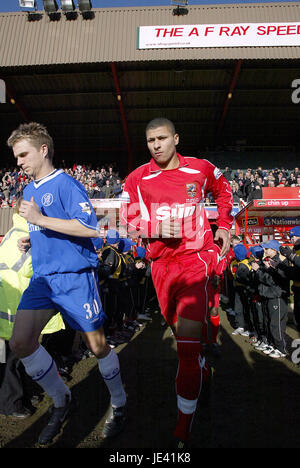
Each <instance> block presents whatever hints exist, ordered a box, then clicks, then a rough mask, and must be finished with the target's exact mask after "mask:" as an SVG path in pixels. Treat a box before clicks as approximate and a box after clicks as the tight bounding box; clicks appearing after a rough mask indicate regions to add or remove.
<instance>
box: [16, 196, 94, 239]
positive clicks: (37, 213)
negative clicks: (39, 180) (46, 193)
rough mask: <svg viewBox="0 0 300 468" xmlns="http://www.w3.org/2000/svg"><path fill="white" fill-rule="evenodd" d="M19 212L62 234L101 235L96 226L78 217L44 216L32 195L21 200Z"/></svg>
mask: <svg viewBox="0 0 300 468" xmlns="http://www.w3.org/2000/svg"><path fill="white" fill-rule="evenodd" d="M19 214H20V215H21V216H23V217H24V218H25V219H26V220H27V221H28V222H29V223H31V224H35V225H37V226H40V227H42V228H45V229H50V230H51V231H55V232H59V233H60V234H66V235H69V236H76V237H99V232H98V230H97V229H96V228H92V227H87V226H85V225H84V224H82V223H81V222H80V221H79V220H78V219H60V218H51V217H48V216H44V215H43V214H42V212H41V210H40V208H39V207H38V205H37V204H36V203H35V201H34V199H33V197H31V200H30V201H26V200H23V201H22V202H21V206H20V211H19Z"/></svg>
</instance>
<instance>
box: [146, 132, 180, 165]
mask: <svg viewBox="0 0 300 468" xmlns="http://www.w3.org/2000/svg"><path fill="white" fill-rule="evenodd" d="M146 138H147V145H148V148H149V151H150V153H151V156H152V158H153V159H154V160H155V162H156V164H157V165H158V166H159V167H161V168H162V169H175V168H176V167H177V166H178V158H177V152H176V146H177V144H178V142H179V136H178V135H177V133H176V134H175V135H173V133H172V131H171V130H170V129H169V127H167V126H163V127H157V128H151V129H149V130H148V131H147V133H146Z"/></svg>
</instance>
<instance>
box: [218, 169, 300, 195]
mask: <svg viewBox="0 0 300 468" xmlns="http://www.w3.org/2000/svg"><path fill="white" fill-rule="evenodd" d="M223 174H224V176H225V178H226V179H227V180H228V182H229V183H230V185H231V188H232V193H233V199H234V202H235V203H239V202H240V201H241V200H243V201H244V202H250V201H252V200H256V199H260V198H262V189H263V188H264V187H300V170H299V167H295V168H294V169H292V170H288V169H285V168H284V167H282V168H275V169H263V168H262V167H261V166H259V167H258V168H257V169H250V168H248V169H246V170H241V169H237V170H231V169H230V168H229V167H226V168H225V169H224V171H223Z"/></svg>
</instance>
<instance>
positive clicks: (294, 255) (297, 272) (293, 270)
mask: <svg viewBox="0 0 300 468" xmlns="http://www.w3.org/2000/svg"><path fill="white" fill-rule="evenodd" d="M289 237H290V239H291V242H292V243H293V248H292V249H291V248H290V247H288V246H286V247H284V246H281V247H280V253H281V255H283V256H284V257H285V258H286V259H287V261H288V265H286V264H284V263H282V264H280V265H279V268H280V269H282V270H283V271H284V273H285V275H286V276H287V277H288V278H289V279H290V280H292V281H293V285H292V291H293V293H294V318H295V322H296V326H297V330H298V331H299V332H300V226H296V227H294V228H292V229H290V231H289Z"/></svg>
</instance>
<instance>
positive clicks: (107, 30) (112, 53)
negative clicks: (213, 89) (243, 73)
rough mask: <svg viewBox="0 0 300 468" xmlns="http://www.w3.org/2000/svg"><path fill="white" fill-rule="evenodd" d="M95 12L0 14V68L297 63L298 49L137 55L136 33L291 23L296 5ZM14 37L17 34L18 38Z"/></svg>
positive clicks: (296, 14) (299, 12)
mask: <svg viewBox="0 0 300 468" xmlns="http://www.w3.org/2000/svg"><path fill="white" fill-rule="evenodd" d="M172 10H173V7H149V8H124V9H117V8H113V9H95V10H94V12H95V18H94V19H92V20H84V19H83V18H82V17H81V15H78V18H77V19H76V20H72V21H70V20H67V19H66V17H65V16H64V15H61V19H60V20H59V21H50V20H49V17H48V16H47V15H46V14H43V16H42V19H41V20H40V21H28V20H27V15H26V14H25V13H24V12H20V13H2V14H0V66H2V67H9V66H22V65H39V64H53V63H56V64H60V63H61V64H63V63H89V62H91V63H97V62H110V61H114V62H123V61H134V62H135V61H149V60H156V61H157V60H225V59H237V58H241V57H242V58H245V59H262V58H264V59H298V58H299V56H300V47H243V48H240V47H232V48H209V49H206V48H196V49H161V50H137V48H136V40H137V28H138V26H146V25H169V24H174V25H176V24H177V25H179V24H217V23H240V22H259V23H260V22H272V21H273V22H274V21H276V22H284V21H289V22H295V21H296V19H297V18H300V5H299V2H295V3H276V4H274V3H272V4H260V5H258V4H255V5H254V4H233V5H214V6H190V7H189V14H188V15H186V16H173V14H172ZM16 32H17V34H16Z"/></svg>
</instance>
